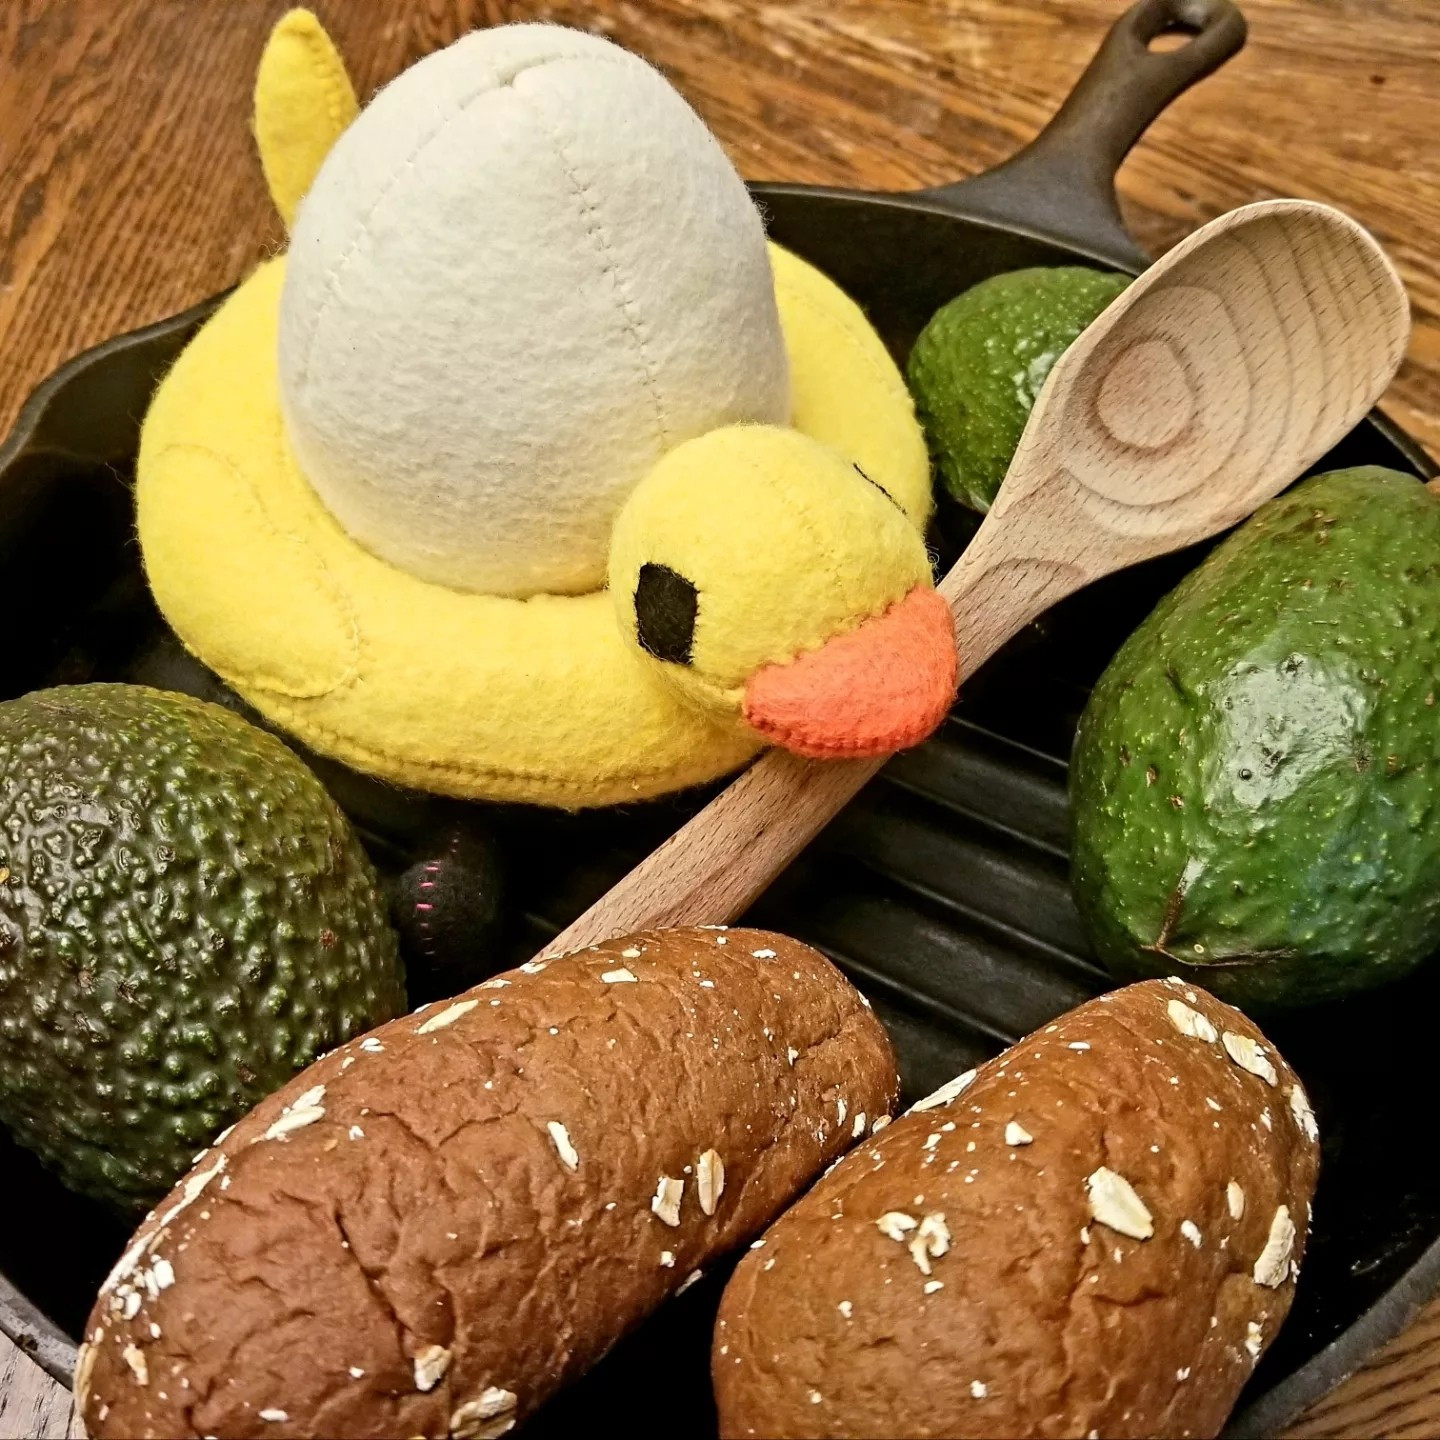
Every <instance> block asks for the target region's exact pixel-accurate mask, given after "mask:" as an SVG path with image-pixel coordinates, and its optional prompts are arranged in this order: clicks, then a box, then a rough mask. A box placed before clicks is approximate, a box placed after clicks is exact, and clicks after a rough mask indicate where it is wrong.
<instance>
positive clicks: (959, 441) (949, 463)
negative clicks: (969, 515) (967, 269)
mask: <svg viewBox="0 0 1440 1440" xmlns="http://www.w3.org/2000/svg"><path fill="white" fill-rule="evenodd" d="M1129 283H1130V278H1129V276H1127V275H1115V274H1111V273H1109V272H1107V271H1103V270H1090V269H1087V268H1086V267H1085V266H1083V265H1059V266H1054V267H1043V266H1042V267H1037V268H1035V269H1030V270H1012V271H1009V272H1008V273H1006V274H1004V275H994V276H992V277H991V278H990V279H989V280H982V281H981V282H980V283H979V284H978V285H975V286H973V287H972V288H971V289H969V290H966V291H965V292H964V294H962V295H957V296H956V297H955V299H953V300H951V301H950V302H949V304H947V305H943V306H942V307H941V308H940V309H939V310H937V311H936V312H935V314H934V316H932V317H931V320H930V323H929V324H928V325H926V327H925V328H924V329H923V330H922V331H921V332H920V337H919V339H917V340H916V341H915V347H914V349H912V350H911V352H910V361H909V365H908V367H907V378H908V380H909V382H910V390H911V393H912V394H913V395H914V397H915V406H916V409H917V411H918V412H919V415H920V420H921V423H922V424H923V425H924V427H925V435H926V439H927V440H928V441H929V445H930V453H931V457H932V458H933V460H934V462H935V465H936V468H937V469H938V470H939V472H940V478H941V480H942V481H943V482H944V485H945V488H946V489H947V490H948V491H949V492H950V494H951V495H953V496H954V497H955V499H957V500H958V501H960V503H961V504H962V505H968V506H969V507H970V508H971V509H972V510H979V511H980V512H981V513H982V514H983V513H984V512H985V511H987V510H988V509H989V508H990V502H991V501H992V500H994V498H995V494H996V492H997V491H998V490H999V489H1000V482H1001V481H1002V480H1004V478H1005V472H1006V471H1007V470H1008V469H1009V468H1010V461H1011V459H1012V458H1013V457H1014V454H1015V447H1016V446H1017V445H1019V443H1020V436H1021V434H1022V433H1023V432H1024V429H1025V423H1026V421H1027V420H1029V418H1030V411H1031V410H1032V409H1033V408H1034V405H1035V397H1036V396H1037V395H1038V394H1039V393H1040V387H1041V386H1042V385H1043V384H1044V383H1045V377H1046V376H1047V375H1049V373H1050V370H1051V368H1052V367H1053V366H1054V364H1055V362H1056V361H1057V360H1058V359H1059V358H1060V356H1061V355H1062V354H1063V353H1064V352H1065V350H1066V349H1067V348H1068V347H1069V346H1070V344H1071V343H1072V342H1073V341H1074V340H1075V338H1076V337H1077V336H1078V335H1079V334H1080V332H1081V331H1082V330H1083V329H1085V327H1086V326H1087V325H1089V324H1090V322H1091V321H1092V320H1094V319H1095V318H1096V317H1097V316H1098V315H1099V314H1100V312H1101V311H1102V310H1104V309H1105V307H1106V306H1107V305H1109V303H1110V302H1111V301H1112V300H1113V299H1114V298H1115V297H1116V296H1117V295H1118V294H1119V293H1120V292H1121V291H1122V290H1123V289H1124V288H1125V287H1126V286H1127V285H1128V284H1129Z"/></svg>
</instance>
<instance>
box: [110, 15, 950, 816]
mask: <svg viewBox="0 0 1440 1440" xmlns="http://www.w3.org/2000/svg"><path fill="white" fill-rule="evenodd" d="M255 129H256V135H257V139H258V142H259V148H260V155H261V160H262V163H263V166H264V170H265V175H266V179H267V182H268V185H269V188H270V192H271V195H272V196H273V198H274V200H275V203H276V205H277V207H278V209H279V211H280V213H281V215H282V217H283V218H284V220H285V222H286V224H287V227H288V228H289V231H290V243H289V248H288V251H287V253H286V254H285V255H284V256H283V257H280V258H276V259H273V260H271V261H269V262H268V263H266V264H263V265H261V266H260V268H259V269H258V270H257V271H256V272H255V273H254V274H253V275H252V276H251V277H250V278H249V279H248V280H246V281H245V282H244V283H243V284H242V285H241V286H240V287H239V288H238V289H237V290H236V292H235V293H234V294H233V295H232V296H231V297H230V298H229V299H228V300H227V301H226V302H225V304H224V305H223V306H222V307H221V308H220V310H219V311H218V312H217V313H216V314H215V316H214V317H213V318H212V319H211V320H210V321H209V322H208V323H207V324H206V325H205V326H204V328H203V329H202V330H201V331H200V332H199V334H198V335H197V336H196V337H195V339H194V340H193V341H192V342H191V343H190V345H189V346H188V347H187V348H186V350H185V351H184V353H183V354H182V355H181V357H180V359H179V360H178V362H177V363H176V365H175V367H174V369H173V370H172V371H171V373H170V374H169V376H168V377H167V378H166V379H165V381H164V383H163V384H162V386H161V387H160V390H159V391H158V393H157V395H156V397H155V400H154V403H153V405H152V407H151V410H150V412H149V414H148V416H147V418H146V421H145V425H144V430H143V434H142V442H141V450H140V457H139V464H138V470H137V505H138V525H139V534H140V540H141V544H142V548H143V553H144V560H145V566H146V570H147V573H148V576H149V579H150V583H151V586H152V588H153V590H154V593H155V596H156V599H157V601H158V603H159V605H160V607H161V609H162V611H163V612H164V614H165V615H166V617H167V618H168V620H169V621H170V623H171V624H172V625H173V627H174V629H175V630H176V632H177V633H178V634H179V636H180V637H181V639H182V640H183V641H184V642H185V644H186V645H187V646H188V647H189V648H190V649H191V650H192V651H193V652H194V653H195V654H196V655H197V656H198V657H199V658H200V659H201V660H202V661H204V662H205V663H206V664H207V665H209V666H210V667H211V668H212V669H214V670H215V671H217V672H218V673H219V674H220V675H221V676H223V677H224V678H225V680H226V681H228V682H229V684H230V685H231V686H233V687H234V688H235V689H236V690H237V691H238V692H239V693H240V694H242V695H243V696H244V697H245V698H246V699H247V700H249V701H250V702H251V703H252V704H253V705H254V706H255V707H256V708H257V709H258V710H259V711H260V712H261V713H263V714H264V715H266V716H267V717H268V718H269V719H270V720H272V721H273V722H274V723H275V724H276V725H278V726H279V727H281V728H283V729H285V730H288V731H290V732H292V733H293V734H294V735H296V736H297V737H299V738H300V739H301V740H303V741H304V742H305V743H306V744H308V745H309V746H311V747H312V748H313V749H315V750H318V751H320V752H323V753H327V754H330V755H333V756H335V757H338V758H339V759H341V760H343V761H345V762H347V763H348V764H350V765H352V766H354V767H356V768H358V769H360V770H363V771H366V772H369V773H371V774H374V775H378V776H381V777H384V778H386V779H389V780H391V781H394V782H397V783H400V784H404V785H409V786H414V787H418V788H421V789H425V790H431V791H436V792H442V793H447V794H451V795H457V796H464V797H473V798H486V799H497V800H518V801H527V802H536V803H545V804H554V805H562V806H567V807H580V806H589V805H601V804H609V803H614V802H617V801H622V800H630V799H636V798H640V797H644V796H650V795H655V794H659V793H662V792H665V791H669V790H674V789H678V788H680V787H683V786H686V785H690V784H694V783H696V782H699V781H703V780H707V779H711V778H714V777H716V776H720V775H723V774H725V773H726V772H728V771H730V770H733V769H735V768H736V767H738V766H739V765H741V764H743V763H744V762H745V761H746V760H747V759H748V758H749V757H751V756H752V755H753V754H755V753H756V751H757V750H758V749H760V748H761V747H763V746H764V745H766V744H779V745H784V746H786V747H788V748H790V749H792V750H795V751H797V752H799V753H801V754H805V755H810V756H819V757H828V756H846V755H866V754H879V753H884V752H887V751H890V750H894V749H898V748H901V747H903V746H905V745H908V744H912V743H914V742H916V741H918V740H920V739H921V738H923V737H924V736H925V735H926V734H927V733H929V731H930V730H931V729H932V728H933V727H934V726H935V725H936V724H938V723H939V720H940V719H941V717H942V716H943V715H944V713H945V711H946V709H947V707H948V705H949V703H950V700H951V698H952V696H953V691H954V687H955V671H956V659H955V651H954V641H953V635H952V629H951V624H950V619H949V616H948V614H947V612H946V609H945V606H944V604H943V602H942V601H941V600H940V599H939V598H938V597H937V595H936V594H935V592H934V590H933V588H932V586H931V574H930V565H929V561H928V556H927V554H926V550H925V546H924V543H923V540H922V530H923V526H924V523H925V520H926V518H927V515H928V513H929V509H930V504H931V500H930V478H929V467H928V463H927V458H926V453H925V446H924V442H923V439H922V436H921V434H920V431H919V429H918V426H917V424H916V421H915V418H914V413H913V409H912V406H911V402H910V399H909V396H908V394H907V392H906V390H905V387H904V384H903V382H902V381H901V378H900V376H899V373H898V372H897V370H896V368H895V366H894V364H893V363H892V361H891V360H890V357H889V356H888V354H887V353H886V351H885V349H884V347H883V345H882V344H881V342H880V340H879V338H878V337H877V336H876V335H875V333H874V332H873V330H872V329H871V328H870V326H869V325H868V323H867V322H866V320H865V318H864V316H863V315H862V314H861V312H860V310H859V309H858V308H857V307H856V306H855V305H854V304H853V303H852V302H851V301H850V300H849V299H848V298H847V297H846V296H845V295H843V294H842V293H841V292H840V291H839V290H838V289H837V288H836V287H835V286H834V285H833V284H832V283H831V282H830V281H828V280H827V279H826V278H825V277H824V276H822V275H821V274H819V273H818V272H817V271H816V270H814V269H813V268H811V267H810V266H808V265H806V264H804V263H802V262H801V261H800V260H798V259H797V258H795V257H794V256H792V255H789V254H788V253H786V252H784V251H782V250H780V249H778V248H776V247H772V246H769V245H767V243H766V240H765V236H764V232H763V227H762V222H761V218H760V216H759V214H758V213H757V211H756V209H755V206H754V204H753V202H752V201H751V199H750V197H749V195H748V193H747V191H746V190H745V187H744V185H743V183H742V182H741V180H740V179H739V177H738V176H737V175H736V173H735V171H734V169H733V168H732V167H731V165H730V163H729V162H728V160H727V159H726V157H725V155H724V153H723V152H722V150H721V149H720V147H719V145H718V144H717V142H716V141H715V140H714V138H713V137H712V136H711V135H710V133H709V131H708V130H707V129H706V128H705V126H704V125H703V124H702V123H701V121H700V120H699V119H698V117H697V116H696V115H695V114H694V113H693V112H692V111H691V110H690V108H689V107H688V106H687V105H686V104H685V102H684V101H683V100H682V99H681V98H680V96H679V95H678V94H677V93H676V92H675V91H674V89H672V88H671V86H670V85H669V84H668V83H667V82H666V81H665V80H664V78H663V77H662V76H661V75H660V74H659V73H658V72H657V71H656V70H654V69H653V68H652V67H651V66H649V65H648V64H646V63H645V62H644V61H642V60H640V59H638V58H637V57H635V56H633V55H631V54H629V53H627V52H626V51H624V50H621V49H619V48H618V47H616V46H615V45H613V44H611V43H609V42H608V41H605V40H602V39H599V38H597V37H595V36H592V35H589V34H585V33H582V32H578V31H573V30H567V29H563V28H560V27H556V26H549V25H513V26H502V27H497V28H495V29H491V30H483V31H476V32H474V33H473V34H470V35H468V36H466V37H465V38H464V39H462V40H460V41H459V42H457V43H456V44H454V45H452V46H450V47H449V48H448V49H445V50H442V51H439V52H437V53H435V54H433V55H431V56H429V57H428V58H426V59H425V60H422V61H421V62H420V63H418V64H417V65H415V66H413V67H412V68H411V69H409V70H407V71H406V72H404V73H403V74H402V75H401V76H400V77H399V78H398V79H397V80H395V81H394V82H393V83H392V84H390V85H389V86H387V87H386V88H385V89H383V90H382V91H381V92H380V93H379V94H378V95H377V96H376V97H375V98H374V99H373V100H372V102H371V103H370V104H369V105H368V106H367V107H366V109H365V110H364V111H363V113H361V112H357V105H356V100H355V94H354V91H353V89H352V87H351V84H350V81H349V79H348V77H347V76H346V73H345V69H344V66H343V64H342V62H341V61H340V59H339V57H338V55H337V54H336V52H335V50H334V48H333V46H332V45H331V43H330V41H329V39H328V38H327V37H326V35H325V33H324V31H323V30H322V29H321V27H320V25H319V23H318V22H317V21H316V20H315V18H314V17H313V16H312V15H310V14H309V13H308V12H305V11H294V12H291V14H289V15H287V16H286V17H285V18H284V19H283V20H282V21H281V22H280V23H279V25H278V26H277V27H276V29H275V31H274V32H273V34H272V36H271V39H270V41H269V44H268V46H267V48H266V51H265V54H264V57H263V59H262V62H261V66H260V72H259V77H258V81H257V85H256V101H255Z"/></svg>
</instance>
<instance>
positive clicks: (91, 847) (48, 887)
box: [0, 685, 405, 1212]
mask: <svg viewBox="0 0 1440 1440" xmlns="http://www.w3.org/2000/svg"><path fill="white" fill-rule="evenodd" d="M404 1004H405V994H404V980H403V975H402V972H401V967H400V961H399V958H398V953H397V946H396V939H395V934H394V932H393V930H392V929H391V928H390V925H389V923H388V921H387V919H386V913H385V905H384V901H383V899H382V897H381V894H380V890H379V886H378V882H377V880H376V876H375V873H374V871H373V870H372V869H371V867H370V863H369V861H368V860H367V859H366V857H365V854H364V852H363V851H362V850H361V848H360V845H359V843H358V842H357V840H356V839H355V836H354V835H353V833H352V832H351V830H350V828H349V825H348V824H347V823H346V821H345V818H344V816H343V815H342V814H341V813H340V811H339V809H338V808H337V807H336V805H335V803H334V802H333V801H332V800H331V799H330V797H329V795H328V794H327V793H326V792H325V790H324V788H323V787H322V786H321V784H320V782H319V781H318V780H317V779H316V778H315V777H314V776H313V775H312V774H311V773H310V772H309V771H308V770H307V769H306V768H305V766H304V765H303V764H302V763H301V762H300V761H299V760H298V759H297V758H296V757H295V756H294V755H293V754H292V753H291V752H290V751H289V750H287V749H286V748H285V746H283V745H282V744H281V743H280V742H279V741H278V740H275V739H274V738H272V737H271V736H269V735H266V734H265V733H263V732H262V731H260V730H258V729H256V728H255V727H254V726H253V725H250V724H248V723H247V722H246V721H244V720H242V719H240V717H239V716H237V715H234V714H232V713H231V712H230V711H228V710H224V709H221V708H220V707H219V706H217V705H211V704H207V703H206V702H204V701H200V700H194V699H191V698H190V697H188V696H182V695H171V694H166V693H163V692H161V691H157V690H149V689H145V688H143V687H140V686H131V685H76V686H67V687H63V688H59V689H53V690H42V691H37V692H35V693H34V694H31V695H27V696H24V697H23V698H21V699H18V700H10V701H6V702H4V703H3V704H0V1122H3V1124H4V1125H5V1126H6V1127H7V1128H8V1129H9V1131H10V1132H11V1134H12V1135H13V1136H14V1137H15V1139H16V1140H18V1141H19V1142H20V1143H21V1144H22V1145H25V1146H27V1147H29V1148H30V1149H31V1150H33V1151H35V1152H36V1153H37V1154H38V1155H39V1156H40V1158H41V1160H42V1161H44V1163H45V1164H46V1165H48V1166H49V1167H50V1168H52V1169H53V1170H54V1171H55V1172H56V1173H57V1174H58V1175H59V1177H60V1178H61V1180H62V1181H64V1183H65V1184H66V1185H68V1186H70V1187H71V1188H72V1189H74V1190H77V1191H79V1192H81V1193H82V1194H86V1195H89V1196H91V1197H93V1198H95V1199H98V1200H101V1201H103V1202H105V1203H107V1204H108V1205H110V1206H111V1207H113V1208H116V1209H118V1210H121V1211H125V1212H134V1211H137V1210H143V1209H144V1208H145V1207H146V1206H147V1205H149V1204H151V1203H153V1202H154V1200H155V1199H156V1198H158V1197H159V1196H161V1195H163V1194H164V1193H165V1191H166V1190H168V1189H169V1187H170V1186H171V1185H172V1184H173V1183H174V1181H175V1180H176V1179H177V1178H178V1177H179V1176H180V1175H182V1174H183V1173H184V1172H185V1170H186V1169H188V1168H189V1165H190V1163H191V1160H192V1158H193V1156H194V1154H195V1152H196V1151H197V1150H200V1149H202V1148H203V1147H204V1146H206V1145H208V1144H209V1143H210V1141H211V1140H212V1139H213V1137H214V1135H215V1133H216V1132H217V1131H218V1130H220V1129H221V1128H222V1127H224V1126H226V1125H229V1124H230V1123H231V1122H232V1121H234V1120H235V1119H236V1118H238V1117H239V1116H240V1115H241V1114H243V1113H244V1112H245V1111H246V1110H248V1109H249V1108H250V1107H251V1106H253V1105H254V1104H255V1103H256V1102H257V1101H259V1100H260V1099H262V1098H263V1097H264V1096H265V1095H267V1094H269V1093H270V1092H271V1091H273V1090H275V1089H277V1088H278V1087H279V1086H280V1085H281V1084H283V1083H284V1082H285V1081H286V1080H288V1079H289V1078H290V1077H291V1076H292V1075H293V1074H294V1073H295V1072H296V1071H298V1070H300V1069H302V1068H303V1067H304V1066H306V1065H308V1064H309V1063H310V1062H311V1061H312V1060H315V1059H316V1058H318V1057H319V1056H320V1055H322V1054H324V1053H325V1051H327V1050H330V1049H332V1048H334V1047H335V1046H336V1045H338V1044H340V1043H341V1042H342V1041H344V1040H347V1039H349V1038H350V1037H352V1036H354V1035H356V1034H359V1033H361V1032H362V1031H365V1030H368V1029H370V1028H371V1027H373V1026H374V1025H376V1024H378V1023H380V1022H381V1021H384V1020H388V1019H391V1018H392V1017H394V1016H395V1015H397V1014H399V1013H401V1012H402V1011H403V1009H404Z"/></svg>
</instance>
